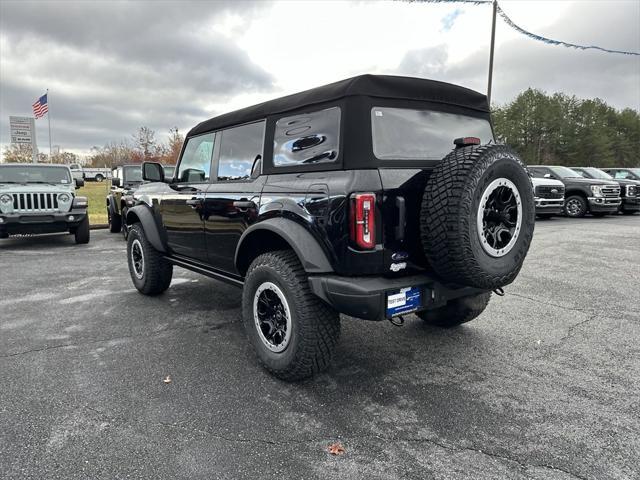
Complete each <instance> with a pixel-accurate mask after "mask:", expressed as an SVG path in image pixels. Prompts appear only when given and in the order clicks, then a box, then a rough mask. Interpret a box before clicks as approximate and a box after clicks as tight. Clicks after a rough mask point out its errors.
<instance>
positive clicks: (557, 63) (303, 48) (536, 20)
mask: <svg viewBox="0 0 640 480" xmlns="http://www.w3.org/2000/svg"><path fill="white" fill-rule="evenodd" d="M500 4H501V6H502V8H503V9H504V10H505V12H506V13H507V14H508V15H509V16H510V17H511V19H512V20H513V21H514V22H515V23H517V24H518V25H520V26H521V27H523V28H525V29H527V30H529V31H533V32H535V33H538V34H540V35H544V36H547V37H551V38H557V39H560V40H565V41H567V42H572V43H579V44H588V45H600V46H603V47H605V48H611V49H618V50H632V51H640V28H639V26H638V25H639V24H640V2H639V1H638V0H628V1H613V0H602V1H597V0H590V1H589V0H582V1H573V2H560V1H551V0H548V1H542V0H537V1H520V0H518V1H515V0H512V1H509V0H501V1H500ZM490 22H491V6H490V5H478V6H476V5H472V4H464V3H449V4H428V3H403V2H382V1H380V2H364V1H355V2H339V1H319V2H315V3H314V2H310V1H305V2H294V1H292V0H289V1H281V2H280V1H276V2H267V1H263V2H257V3H249V2H243V1H232V0H230V1H227V2H205V1H194V2H187V1H180V2H178V1H171V0H160V1H156V2H146V1H127V2H116V1H108V2H107V1H94V2H81V1H76V2H71V1H54V0H47V1H42V2H29V1H26V0H19V1H12V0H8V1H7V0H4V1H2V2H0V144H1V145H0V146H2V147H4V145H6V144H7V143H8V142H9V126H8V117H9V115H30V114H31V104H32V103H33V102H34V101H35V100H36V98H37V97H38V96H40V95H42V94H43V93H44V92H45V90H46V89H47V88H48V89H49V100H50V109H51V115H52V116H51V121H52V129H53V143H54V145H60V146H61V147H62V149H63V150H67V151H72V152H75V153H79V154H86V153H88V151H89V149H90V148H91V147H92V146H102V145H104V144H105V143H107V142H110V141H117V140H120V139H123V138H128V137H130V135H131V133H132V132H133V131H135V129H136V128H137V127H139V126H141V125H146V126H149V127H151V128H152V129H154V130H156V132H157V134H158V137H159V138H160V139H163V137H164V136H165V134H166V132H167V131H168V129H169V128H171V127H173V126H177V127H179V129H180V130H181V131H182V132H186V131H187V130H188V129H189V128H191V127H192V126H193V125H195V124H196V123H198V122H200V121H202V120H204V119H206V118H209V117H212V116H215V115H217V114H220V113H224V112H226V111H230V110H233V109H236V108H241V107H243V106H247V105H251V104H254V103H257V102H259V101H263V100H267V99H270V98H275V97H278V96H281V95H284V94H288V93H293V92H296V91H299V90H304V89H307V88H311V87H314V86H317V85H322V84H325V83H329V82H333V81H336V80H340V79H343V78H347V77H350V76H354V75H358V74H361V73H381V74H399V75H411V76H419V77H427V78H433V79H437V80H444V81H449V82H452V83H458V84H461V85H464V86H467V87H470V88H473V89H475V90H478V91H481V92H485V91H486V77H487V70H488V45H489V37H490V26H491V23H490ZM527 87H535V88H540V89H543V90H546V91H549V92H555V91H562V92H565V93H569V94H575V95H577V96H579V97H583V98H592V97H599V98H602V99H604V100H605V101H607V102H608V103H610V104H611V105H613V106H615V107H616V108H626V107H631V108H633V109H636V110H640V57H638V56H624V55H614V54H605V53H602V52H598V51H581V50H574V49H568V48H564V47H559V46H550V45H545V44H543V43H539V42H536V41H534V40H531V39H529V38H527V37H524V36H522V35H521V34H519V33H517V32H515V31H514V30H512V29H511V28H510V27H508V26H507V25H506V24H505V23H504V22H502V21H501V20H498V25H497V30H496V59H495V68H494V87H493V88H494V92H493V99H494V101H495V102H498V103H504V102H507V101H509V100H511V99H513V97H514V96H515V95H517V93H518V92H520V91H522V90H523V89H526V88H527ZM36 124H37V138H38V145H39V147H40V149H41V150H42V151H45V152H48V136H47V122H46V118H44V119H40V120H37V122H36Z"/></svg>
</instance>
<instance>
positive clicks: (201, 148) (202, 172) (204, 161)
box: [177, 133, 215, 183]
mask: <svg viewBox="0 0 640 480" xmlns="http://www.w3.org/2000/svg"><path fill="white" fill-rule="evenodd" d="M214 139H215V133H207V134H205V135H199V136H197V137H191V138H190V139H188V140H187V146H186V147H185V149H184V153H183V154H182V159H181V161H180V166H179V167H178V177H177V179H178V181H179V182H188V183H194V182H195V183H197V182H206V181H208V180H209V175H210V173H211V155H212V154H213V142H214Z"/></svg>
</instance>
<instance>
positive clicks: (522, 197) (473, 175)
mask: <svg viewBox="0 0 640 480" xmlns="http://www.w3.org/2000/svg"><path fill="white" fill-rule="evenodd" d="M534 225H535V204H534V200H533V188H532V185H531V180H530V179H529V175H528V174H527V171H526V170H525V166H524V163H523V162H522V160H520V158H518V156H517V155H516V154H515V153H514V152H513V151H512V150H511V149H510V148H508V147H506V146H504V145H484V146H481V147H476V146H469V147H464V148H458V149H456V150H454V151H452V152H451V153H450V154H449V155H447V156H446V157H445V158H444V159H443V160H442V162H440V164H439V165H438V166H437V167H436V168H435V169H434V171H433V172H432V174H431V176H430V177H429V180H428V181H427V185H426V187H425V191H424V196H423V198H422V210H421V213H420V230H421V237H422V246H423V249H424V253H425V255H426V257H427V259H428V261H429V263H430V265H431V266H432V267H433V269H434V270H435V272H436V273H437V274H438V275H440V276H441V277H442V278H443V280H445V281H447V282H451V283H456V284H459V285H468V286H472V287H477V288H484V289H488V290H490V289H494V288H498V287H501V286H504V285H507V284H509V283H511V282H512V281H513V280H514V279H515V278H516V276H517V275H518V272H519V271H520V268H521V267H522V263H523V261H524V258H525V256H526V255H527V251H528V250H529V245H530V244H531V239H532V237H533V229H534Z"/></svg>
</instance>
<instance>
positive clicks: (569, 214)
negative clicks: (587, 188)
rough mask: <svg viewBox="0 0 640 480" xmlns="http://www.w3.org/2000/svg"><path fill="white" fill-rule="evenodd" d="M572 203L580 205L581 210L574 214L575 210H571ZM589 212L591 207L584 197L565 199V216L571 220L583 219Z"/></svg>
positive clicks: (572, 196) (573, 196)
mask: <svg viewBox="0 0 640 480" xmlns="http://www.w3.org/2000/svg"><path fill="white" fill-rule="evenodd" d="M571 202H576V204H577V205H579V207H580V208H579V210H577V211H576V212H575V213H574V210H572V209H570V205H571ZM588 211H589V205H587V200H586V199H585V198H584V197H583V196H582V195H571V196H569V197H567V198H565V199H564V214H565V216H567V217H569V218H582V217H584V216H585V215H586V214H587V212H588Z"/></svg>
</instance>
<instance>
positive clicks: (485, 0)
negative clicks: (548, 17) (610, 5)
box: [408, 0, 640, 56]
mask: <svg viewBox="0 0 640 480" xmlns="http://www.w3.org/2000/svg"><path fill="white" fill-rule="evenodd" d="M408 1H409V2H410V3H470V4H473V5H486V4H489V5H491V4H492V3H493V1H492V0H408ZM496 9H497V12H498V14H499V15H500V17H501V18H502V19H503V20H504V22H505V23H506V24H507V25H509V26H510V27H511V28H513V29H514V30H515V31H517V32H518V33H521V34H522V35H525V36H527V37H529V38H531V39H533V40H537V41H539V42H543V43H546V44H548V45H560V46H563V47H567V48H575V49H578V50H599V51H601V52H605V53H617V54H620V55H634V56H640V52H631V51H626V50H612V49H610V48H604V47H600V46H598V45H579V44H577V43H569V42H564V41H562V40H554V39H553V38H547V37H544V36H542V35H538V34H535V33H532V32H529V31H528V30H525V29H524V28H522V27H520V26H519V25H517V24H516V23H515V22H514V21H513V20H511V19H510V18H509V16H508V15H507V14H506V13H505V11H504V10H503V9H502V8H501V7H500V4H496Z"/></svg>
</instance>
